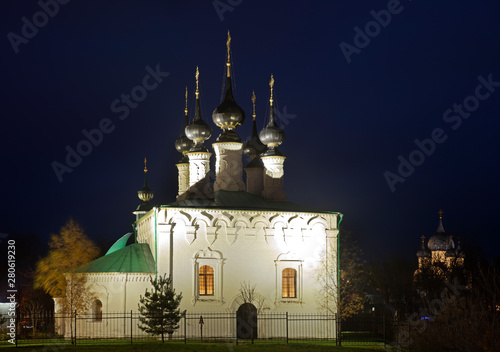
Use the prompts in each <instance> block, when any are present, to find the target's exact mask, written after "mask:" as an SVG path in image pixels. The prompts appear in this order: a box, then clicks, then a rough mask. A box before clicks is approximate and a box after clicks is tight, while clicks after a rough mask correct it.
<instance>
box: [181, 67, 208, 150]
mask: <svg viewBox="0 0 500 352" xmlns="http://www.w3.org/2000/svg"><path fill="white" fill-rule="evenodd" d="M198 75H199V73H198V68H196V105H195V110H194V119H193V121H192V122H191V123H190V124H188V125H187V126H186V129H185V131H186V136H187V137H188V138H189V139H190V140H192V141H194V145H193V147H191V149H190V150H189V151H191V152H199V151H206V148H205V147H204V146H203V142H204V141H205V140H207V139H209V138H210V136H211V135H212V127H210V126H209V125H208V124H207V123H206V122H205V121H203V118H202V117H201V108H200V99H199V91H198Z"/></svg>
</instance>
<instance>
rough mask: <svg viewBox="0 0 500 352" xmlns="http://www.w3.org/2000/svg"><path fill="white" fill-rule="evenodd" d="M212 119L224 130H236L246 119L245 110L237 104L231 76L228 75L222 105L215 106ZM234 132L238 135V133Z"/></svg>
mask: <svg viewBox="0 0 500 352" xmlns="http://www.w3.org/2000/svg"><path fill="white" fill-rule="evenodd" d="M212 120H213V121H214V123H215V124H216V125H217V126H218V127H220V128H222V129H223V130H224V131H225V130H234V129H235V128H236V127H238V126H239V125H241V124H242V123H243V122H244V121H245V112H244V111H243V109H242V108H240V107H239V106H238V104H236V101H235V100H234V97H233V89H232V84H231V77H227V81H226V93H225V95H224V100H222V103H220V105H219V106H218V107H216V108H215V110H214V112H213V113H212ZM223 134H224V132H223ZM223 134H221V137H222V136H223ZM234 134H235V135H236V133H234ZM221 137H219V139H221ZM233 138H234V137H233ZM238 138H239V137H238ZM219 139H218V141H219Z"/></svg>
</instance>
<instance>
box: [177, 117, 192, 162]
mask: <svg viewBox="0 0 500 352" xmlns="http://www.w3.org/2000/svg"><path fill="white" fill-rule="evenodd" d="M187 125H188V116H187V114H186V115H185V121H184V129H183V130H182V134H181V135H180V137H179V138H177V140H176V141H175V149H177V151H178V152H179V153H182V155H183V157H182V159H181V160H180V163H183V162H184V163H186V162H188V159H187V157H186V155H185V154H186V153H187V152H188V151H189V150H190V149H191V148H192V147H193V145H194V143H193V141H192V140H190V139H189V138H188V137H187V136H186V127H187Z"/></svg>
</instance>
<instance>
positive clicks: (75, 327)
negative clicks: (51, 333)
mask: <svg viewBox="0 0 500 352" xmlns="http://www.w3.org/2000/svg"><path fill="white" fill-rule="evenodd" d="M75 346H76V309H75Z"/></svg>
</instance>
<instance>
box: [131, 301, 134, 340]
mask: <svg viewBox="0 0 500 352" xmlns="http://www.w3.org/2000/svg"><path fill="white" fill-rule="evenodd" d="M133 326H134V321H133V315H132V309H131V310H130V344H132V328H133Z"/></svg>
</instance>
